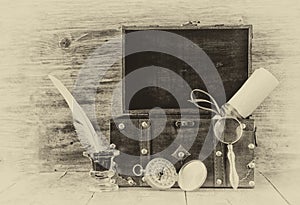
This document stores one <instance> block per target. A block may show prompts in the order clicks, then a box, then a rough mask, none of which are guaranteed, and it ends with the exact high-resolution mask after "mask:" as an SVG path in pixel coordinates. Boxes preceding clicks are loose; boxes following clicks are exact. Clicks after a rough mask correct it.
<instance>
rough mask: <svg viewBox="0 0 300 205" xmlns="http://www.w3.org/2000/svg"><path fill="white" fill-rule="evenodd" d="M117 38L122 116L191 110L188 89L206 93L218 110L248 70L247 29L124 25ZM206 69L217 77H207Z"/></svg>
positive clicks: (249, 55)
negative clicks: (120, 46) (158, 110)
mask: <svg viewBox="0 0 300 205" xmlns="http://www.w3.org/2000/svg"><path fill="white" fill-rule="evenodd" d="M122 34H123V62H122V69H123V84H122V86H123V87H122V91H123V93H122V94H123V111H124V112H125V113H137V114H139V113H140V114H147V113H149V111H150V110H151V109H152V108H155V107H160V108H162V109H164V110H165V111H166V112H167V113H168V112H170V113H179V109H180V112H184V111H190V110H194V109H195V106H194V105H193V104H192V103H190V102H188V100H189V99H190V91H191V90H192V89H202V90H205V91H208V92H209V93H210V94H211V95H212V96H213V97H214V98H215V99H216V100H217V102H218V104H219V105H220V106H221V105H222V104H223V103H225V102H226V101H228V100H229V99H230V98H231V97H232V96H233V95H234V94H235V93H236V92H237V91H238V89H239V88H240V87H241V86H242V85H243V83H244V82H245V81H246V80H247V78H248V76H249V73H250V71H251V40H252V26H251V25H238V26H223V25H222V26H201V27H200V26H177V27H174V26H173V27H161V26H159V27H158V26H157V27H153V26H152V27H151V26H148V27H136V26H132V27H125V26H123V28H122ZM199 52H200V53H199ZM201 52H202V53H201ZM197 69H198V70H199V69H200V75H199V72H197ZM211 71H214V72H212V73H213V74H216V73H217V75H218V76H219V77H217V78H210V77H209V75H210V73H211ZM208 73H209V74H208ZM206 76H208V77H206ZM220 85H221V86H220ZM222 87H223V88H222ZM208 88H209V89H208ZM222 89H223V90H222ZM222 93H223V94H222ZM222 95H223V98H222ZM224 96H225V99H224ZM218 99H224V100H225V102H220V101H219V100H218ZM224 100H223V101H224ZM200 112H201V111H200Z"/></svg>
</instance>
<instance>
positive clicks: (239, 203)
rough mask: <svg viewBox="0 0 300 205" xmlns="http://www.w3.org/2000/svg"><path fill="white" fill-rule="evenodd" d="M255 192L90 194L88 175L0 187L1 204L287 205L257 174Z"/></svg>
mask: <svg viewBox="0 0 300 205" xmlns="http://www.w3.org/2000/svg"><path fill="white" fill-rule="evenodd" d="M256 180H257V185H256V187H255V188H254V189H239V190H237V191H234V190H232V189H204V188H203V189H200V190H198V191H193V192H184V191H182V190H180V189H172V190H169V191H156V190H153V189H150V188H120V189H119V190H118V191H115V192H91V191H90V189H89V188H90V187H92V186H93V185H95V181H94V179H93V178H91V177H90V176H89V174H88V172H55V173H39V174H27V175H25V176H19V177H17V178H16V179H14V180H13V181H10V182H9V183H7V184H6V185H4V184H1V186H0V188H1V189H0V204H39V205H43V204H72V205H77V204H80V205H87V204H89V205H92V204H111V205H120V204H132V205H134V204H145V205H147V204H149V205H151V204H172V205H177V204H178V205H187V204H189V205H196V204H211V205H217V204H218V205H221V204H224V205H225V204H228V205H234V204H236V205H244V204H249V205H250V204H272V205H277V204H278V205H284V204H289V203H290V202H289V201H287V200H288V199H286V198H284V197H283V196H282V195H281V194H280V193H279V192H278V190H276V189H275V188H274V186H273V185H272V183H270V181H269V179H266V178H265V177H264V176H263V175H262V174H260V173H257V174H256Z"/></svg>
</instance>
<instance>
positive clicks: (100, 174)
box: [83, 144, 120, 192]
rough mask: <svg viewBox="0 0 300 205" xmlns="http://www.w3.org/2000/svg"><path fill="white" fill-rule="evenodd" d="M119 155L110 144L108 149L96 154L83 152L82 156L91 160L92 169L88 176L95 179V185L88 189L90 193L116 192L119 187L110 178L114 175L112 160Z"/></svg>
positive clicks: (114, 166)
mask: <svg viewBox="0 0 300 205" xmlns="http://www.w3.org/2000/svg"><path fill="white" fill-rule="evenodd" d="M119 154H120V151H119V150H117V149H115V145H114V144H111V145H110V149H107V150H104V151H100V152H97V153H92V154H88V153H86V152H83V156H85V157H88V158H89V159H90V160H91V164H92V169H91V171H90V175H91V176H92V177H93V178H95V179H96V184H94V185H92V186H91V187H90V188H89V189H90V191H92V192H104V191H117V190H118V189H119V186H118V185H117V184H116V180H115V179H113V178H112V177H113V176H115V174H116V164H115V162H114V158H115V157H116V156H118V155H119Z"/></svg>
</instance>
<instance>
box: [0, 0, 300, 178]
mask: <svg viewBox="0 0 300 205" xmlns="http://www.w3.org/2000/svg"><path fill="white" fill-rule="evenodd" d="M189 20H200V21H201V24H203V25H207V24H223V23H224V24H253V26H254V39H253V68H259V67H265V68H266V69H268V70H269V71H271V72H272V73H273V74H274V75H275V76H276V77H277V78H278V79H279V81H280V86H279V87H278V88H277V89H276V90H275V92H273V93H272V94H271V96H270V97H269V98H268V99H267V100H266V101H265V102H264V103H263V104H262V105H261V106H260V107H259V108H258V109H257V110H256V111H255V113H254V115H253V116H254V118H255V120H256V124H257V127H258V130H257V136H258V144H259V147H258V148H257V160H256V161H257V168H258V169H259V170H260V171H262V172H265V173H269V175H268V176H270V177H272V176H276V177H275V179H282V180H281V182H283V181H284V180H283V178H282V177H283V176H282V177H281V175H282V173H296V172H297V170H299V165H298V164H299V153H300V152H299V151H298V150H299V149H298V147H299V145H300V140H299V139H298V137H299V136H298V135H299V134H300V126H299V125H298V124H299V123H300V120H299V115H300V109H299V108H300V107H299V102H298V101H299V97H300V95H299V90H300V83H299V77H300V71H299V62H300V57H299V56H300V49H299V48H300V37H299V34H300V32H299V31H300V28H299V26H297V23H298V22H299V20H300V4H299V1H297V0H290V1H279V0H277V1H274V0H273V1H271V0H267V1H258V0H254V1H248V0H247V1H240V2H238V1H233V0H222V1H218V0H217V1H208V0H201V1H191V0H187V1H181V0H173V1H163V0H153V1H142V0H138V1H134V0H124V1H103V0H98V1H92V0H89V1H78V0H73V1H67V0H62V1H58V0H47V1H38V0H32V1H21V0H19V1H9V0H2V1H1V7H0V39H1V40H0V56H1V58H0V69H1V75H0V79H1V81H0V84H1V86H0V96H1V107H0V113H1V117H0V124H1V126H0V129H1V135H0V139H1V141H2V143H0V171H7V172H10V171H13V170H14V171H17V172H19V171H21V172H36V171H47V172H48V171H50V172H51V171H54V170H65V169H69V170H88V169H89V167H88V166H89V165H88V160H87V159H85V158H84V157H82V149H81V148H80V144H79V143H78V140H77V137H76V134H75V132H74V128H73V126H72V123H71V122H72V118H71V114H70V110H69V109H68V108H67V105H66V103H65V102H64V101H63V98H62V97H61V96H60V94H59V93H58V92H57V90H56V89H55V88H54V87H53V85H52V84H51V82H50V80H49V79H48V77H47V75H48V74H53V75H55V76H56V77H57V78H59V79H61V80H62V82H63V83H64V84H65V85H66V86H67V87H68V88H69V89H70V90H72V88H73V85H74V83H75V80H76V78H77V75H78V72H79V70H80V68H81V65H82V63H84V61H85V60H86V59H87V57H88V56H89V54H90V53H91V52H92V51H93V50H94V49H95V48H97V47H98V46H100V45H102V44H103V43H105V42H106V41H108V40H110V39H111V38H113V37H115V36H118V35H119V34H120V30H119V28H120V26H121V25H153V24H158V25H180V24H181V23H184V22H186V21H189ZM79 37H82V38H80V39H78V38H79ZM63 38H69V39H71V40H72V42H71V45H70V46H69V48H68V49H62V48H60V47H59V42H60V41H61V40H62V39H63ZM76 39H77V41H76ZM120 76H121V73H120V62H118V63H116V64H115V65H114V66H113V67H112V69H111V70H110V72H109V73H108V74H107V75H106V78H105V80H104V81H103V82H101V83H100V84H101V85H100V88H101V89H100V90H99V92H98V94H97V102H98V103H99V104H102V105H103V107H99V106H98V107H97V113H98V116H97V117H98V118H99V119H101V120H99V124H100V126H101V127H102V128H103V129H104V130H107V129H108V124H107V122H106V120H107V117H109V114H110V113H109V109H110V95H111V90H112V88H113V86H114V85H115V84H116V82H117V81H118V80H119V79H120ZM262 89H263V88H262ZM278 173H279V175H278ZM287 176H290V175H289V174H287ZM290 180H292V178H291V179H290ZM279 181H280V180H279ZM278 183H279V182H278Z"/></svg>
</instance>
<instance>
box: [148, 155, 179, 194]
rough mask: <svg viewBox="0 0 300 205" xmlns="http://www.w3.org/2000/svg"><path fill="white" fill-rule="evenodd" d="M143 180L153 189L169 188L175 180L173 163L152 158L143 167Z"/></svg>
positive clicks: (175, 174)
mask: <svg viewBox="0 0 300 205" xmlns="http://www.w3.org/2000/svg"><path fill="white" fill-rule="evenodd" d="M145 181H146V182H147V183H148V184H149V185H150V186H151V187H152V188H154V189H169V188H171V187H172V186H173V185H174V184H175V182H176V181H177V173H176V169H175V167H174V165H173V164H172V163H171V162H170V161H168V160H166V159H164V158H155V159H152V160H151V161H150V162H149V163H148V164H147V166H146V169H145Z"/></svg>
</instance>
